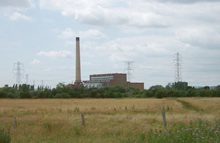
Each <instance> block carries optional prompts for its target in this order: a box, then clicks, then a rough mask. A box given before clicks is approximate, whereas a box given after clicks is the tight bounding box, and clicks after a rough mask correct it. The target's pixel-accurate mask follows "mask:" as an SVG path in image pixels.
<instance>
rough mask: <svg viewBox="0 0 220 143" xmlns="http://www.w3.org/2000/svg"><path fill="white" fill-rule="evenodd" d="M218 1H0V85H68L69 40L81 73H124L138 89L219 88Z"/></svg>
mask: <svg viewBox="0 0 220 143" xmlns="http://www.w3.org/2000/svg"><path fill="white" fill-rule="evenodd" d="M219 14H220V0H135V1H134V0H92V1H91V0H0V50H1V51H0V59H1V60H0V65H1V67H0V86H1V87H2V86H4V84H9V85H10V86H11V85H13V84H14V83H16V76H15V75H16V70H14V69H16V63H17V62H18V61H19V62H21V63H22V64H23V66H22V69H24V71H22V74H23V77H22V82H23V83H25V82H26V74H28V83H29V84H33V81H35V85H41V84H42V80H43V84H44V85H47V86H51V87H55V86H56V84H57V83H59V82H63V83H65V84H68V83H72V82H73V81H75V37H76V36H79V37H80V47H81V70H82V71H81V72H82V73H81V75H82V80H88V79H89V75H91V74H103V73H126V72H127V71H125V68H126V65H125V63H124V61H133V65H132V69H133V71H132V79H131V81H132V82H144V83H145V88H149V87H151V86H153V85H163V86H166V85H167V84H168V83H169V82H174V81H175V67H174V65H175V60H174V59H175V56H174V55H175V54H176V53H177V52H179V53H180V54H181V57H182V58H181V60H182V81H187V82H188V83H189V85H191V86H206V85H208V86H212V85H220V16H219Z"/></svg>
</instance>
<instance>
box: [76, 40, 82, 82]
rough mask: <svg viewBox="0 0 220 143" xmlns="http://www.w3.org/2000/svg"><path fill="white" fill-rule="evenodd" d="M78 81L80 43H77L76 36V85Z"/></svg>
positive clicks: (79, 73)
mask: <svg viewBox="0 0 220 143" xmlns="http://www.w3.org/2000/svg"><path fill="white" fill-rule="evenodd" d="M80 83H81V69H80V45H79V37H76V81H75V84H76V85H77V86H78V85H79V84H80Z"/></svg>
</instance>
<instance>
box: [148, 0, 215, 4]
mask: <svg viewBox="0 0 220 143" xmlns="http://www.w3.org/2000/svg"><path fill="white" fill-rule="evenodd" d="M149 1H157V2H170V3H198V2H219V0H149Z"/></svg>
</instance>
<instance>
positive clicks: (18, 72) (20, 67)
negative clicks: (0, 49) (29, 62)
mask: <svg viewBox="0 0 220 143" xmlns="http://www.w3.org/2000/svg"><path fill="white" fill-rule="evenodd" d="M15 66H16V68H15V69H14V71H16V73H15V76H16V84H17V85H20V84H21V83H22V77H23V73H24V69H23V67H24V65H23V64H22V63H20V62H17V63H15Z"/></svg>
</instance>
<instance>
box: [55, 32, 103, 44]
mask: <svg viewBox="0 0 220 143" xmlns="http://www.w3.org/2000/svg"><path fill="white" fill-rule="evenodd" d="M75 37H81V38H84V39H85V38H91V39H103V38H106V37H107V36H106V35H105V34H104V33H102V32H100V31H99V30H96V29H89V30H87V31H79V32H74V31H73V30H72V29H71V28H66V29H65V30H63V31H61V32H60V34H59V35H58V38H61V39H73V38H75ZM68 43H70V42H69V41H68Z"/></svg>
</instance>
